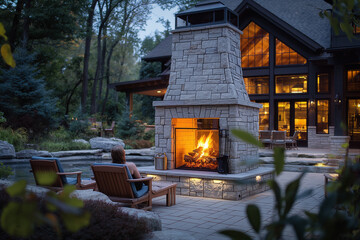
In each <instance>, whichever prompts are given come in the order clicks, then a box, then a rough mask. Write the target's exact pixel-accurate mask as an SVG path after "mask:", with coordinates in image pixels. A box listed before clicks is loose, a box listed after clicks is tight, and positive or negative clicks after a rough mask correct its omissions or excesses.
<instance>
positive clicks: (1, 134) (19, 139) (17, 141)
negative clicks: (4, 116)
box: [0, 127, 28, 151]
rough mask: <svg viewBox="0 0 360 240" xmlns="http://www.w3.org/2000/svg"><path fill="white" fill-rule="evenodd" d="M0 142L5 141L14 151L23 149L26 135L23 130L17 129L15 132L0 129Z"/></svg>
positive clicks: (26, 138)
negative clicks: (12, 146)
mask: <svg viewBox="0 0 360 240" xmlns="http://www.w3.org/2000/svg"><path fill="white" fill-rule="evenodd" d="M0 140H3V141H7V142H8V143H10V144H12V145H14V147H15V150H16V151H20V150H22V149H24V144H25V143H26V142H27V140H28V134H27V131H26V129H25V128H19V129H16V130H13V129H11V128H10V127H8V128H2V127H0Z"/></svg>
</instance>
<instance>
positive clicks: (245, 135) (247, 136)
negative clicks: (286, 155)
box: [231, 129, 263, 147]
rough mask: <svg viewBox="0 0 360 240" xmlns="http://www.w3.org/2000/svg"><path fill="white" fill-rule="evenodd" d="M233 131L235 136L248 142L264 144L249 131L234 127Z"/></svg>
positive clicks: (260, 145)
mask: <svg viewBox="0 0 360 240" xmlns="http://www.w3.org/2000/svg"><path fill="white" fill-rule="evenodd" d="M231 133H232V134H233V135H234V136H235V137H237V138H240V139H241V140H243V141H244V142H246V143H249V144H252V145H254V146H257V147H263V144H262V143H261V142H260V141H259V140H257V139H256V138H255V137H254V136H253V135H251V134H250V133H248V132H246V131H244V130H241V129H233V130H231Z"/></svg>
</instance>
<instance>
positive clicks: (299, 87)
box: [275, 75, 307, 93]
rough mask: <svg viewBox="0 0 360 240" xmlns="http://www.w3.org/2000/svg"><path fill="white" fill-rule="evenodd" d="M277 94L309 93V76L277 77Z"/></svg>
mask: <svg viewBox="0 0 360 240" xmlns="http://www.w3.org/2000/svg"><path fill="white" fill-rule="evenodd" d="M275 93H307V75H283V76H275Z"/></svg>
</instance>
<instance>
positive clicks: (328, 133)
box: [114, 0, 360, 148]
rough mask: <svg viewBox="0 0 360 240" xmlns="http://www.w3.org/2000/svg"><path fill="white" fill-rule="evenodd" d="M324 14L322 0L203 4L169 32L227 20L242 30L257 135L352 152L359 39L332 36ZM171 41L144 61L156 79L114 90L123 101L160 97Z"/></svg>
mask: <svg viewBox="0 0 360 240" xmlns="http://www.w3.org/2000/svg"><path fill="white" fill-rule="evenodd" d="M330 8H331V5H330V4H328V3H327V2H326V1H323V0H301V1H288V0H220V1H215V0H207V1H201V2H200V3H198V4H197V5H196V6H195V7H193V8H191V9H189V10H186V11H183V12H180V13H178V14H176V29H181V28H192V27H198V26H207V25H208V26H211V25H213V24H220V23H224V22H226V23H228V24H232V25H233V26H236V27H237V28H238V29H240V30H241V31H242V33H243V34H242V35H241V40H240V46H239V47H240V51H241V67H242V76H243V79H244V82H245V86H246V90H247V92H248V94H249V97H250V100H251V101H253V102H256V103H261V104H262V106H263V107H262V108H261V109H260V111H259V130H267V129H269V130H286V132H287V135H288V136H291V135H292V134H293V133H294V132H295V131H298V132H300V134H299V139H298V145H300V146H308V147H316V148H329V146H330V145H331V144H336V143H338V142H345V141H347V140H348V139H349V140H350V147H353V148H359V147H360V38H356V39H353V40H352V41H350V40H349V39H347V37H346V35H345V34H344V33H340V34H339V35H335V33H334V31H333V30H332V29H331V26H330V23H329V21H328V20H327V19H322V18H320V17H319V11H320V10H321V9H330ZM354 34H355V36H356V35H357V34H359V36H360V28H358V27H355V26H354ZM171 43H172V36H169V37H167V38H166V39H164V40H163V41H162V42H161V43H160V44H159V45H158V46H157V47H156V48H155V49H153V51H151V52H150V53H149V54H148V55H147V56H145V57H144V60H146V61H159V62H161V63H162V66H163V73H162V74H161V75H160V76H159V77H158V78H156V79H144V80H138V81H132V82H124V83H119V84H114V87H115V88H116V90H117V91H124V92H127V96H128V97H129V102H131V101H130V99H131V98H130V97H131V94H132V93H140V94H147V95H152V96H163V95H164V94H165V92H166V85H167V84H168V81H169V74H170V70H169V69H170V67H171V66H170V65H171V61H170V60H171V56H172V54H173V52H172V48H171ZM173 50H174V49H173ZM205 54H206V53H205ZM344 126H345V127H344Z"/></svg>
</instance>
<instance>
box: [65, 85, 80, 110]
mask: <svg viewBox="0 0 360 240" xmlns="http://www.w3.org/2000/svg"><path fill="white" fill-rule="evenodd" d="M81 82H82V79H80V80H79V81H78V82H77V83H76V84H75V86H74V87H73V89H72V90H71V92H70V95H69V97H68V99H67V100H66V110H65V115H68V114H69V106H70V101H71V98H72V96H73V95H74V93H75V90H76V88H77V87H78V86H79V85H80V83H81Z"/></svg>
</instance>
